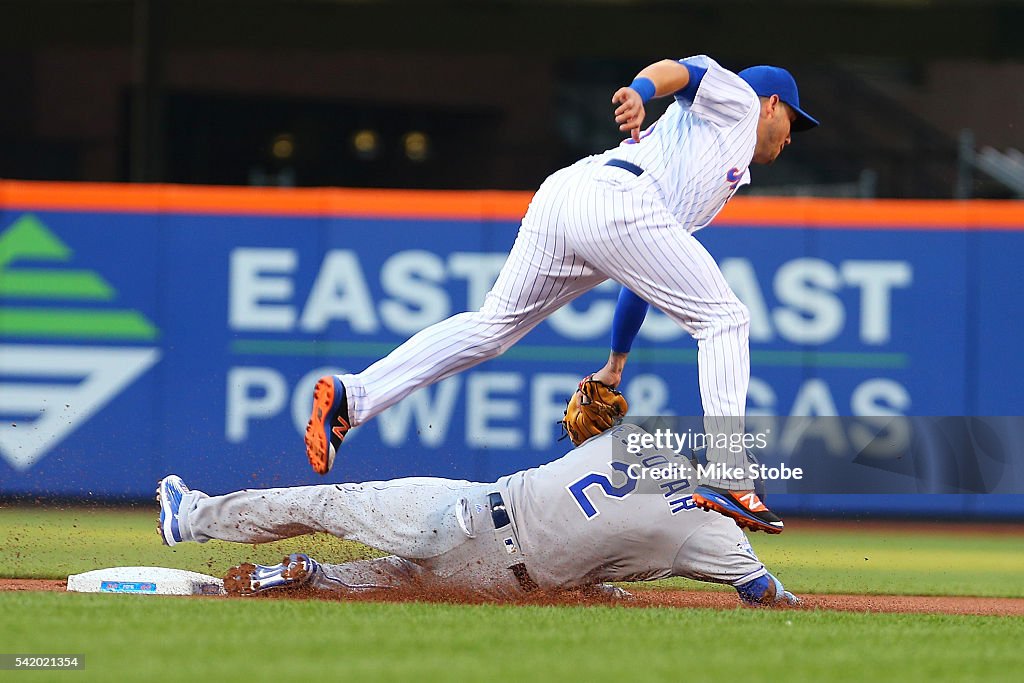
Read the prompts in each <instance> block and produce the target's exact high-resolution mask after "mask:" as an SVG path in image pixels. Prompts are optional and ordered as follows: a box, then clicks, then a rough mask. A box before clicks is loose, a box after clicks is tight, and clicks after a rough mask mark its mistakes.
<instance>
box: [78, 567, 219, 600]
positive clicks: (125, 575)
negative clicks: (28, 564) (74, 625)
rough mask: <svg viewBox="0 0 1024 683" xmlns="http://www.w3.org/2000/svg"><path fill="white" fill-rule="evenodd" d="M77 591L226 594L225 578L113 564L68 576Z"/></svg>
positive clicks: (175, 570)
mask: <svg viewBox="0 0 1024 683" xmlns="http://www.w3.org/2000/svg"><path fill="white" fill-rule="evenodd" d="M68 590H69V591H74V592H76V593H131V594H133V595H224V581H222V580H221V579H218V578H216V577H213V576H207V575H206V574H199V573H197V572H189V571H185V570H184V569H167V568H165V567H111V568H110V569H94V570H93V571H91V572H85V573H84V574H72V575H71V576H69V577H68Z"/></svg>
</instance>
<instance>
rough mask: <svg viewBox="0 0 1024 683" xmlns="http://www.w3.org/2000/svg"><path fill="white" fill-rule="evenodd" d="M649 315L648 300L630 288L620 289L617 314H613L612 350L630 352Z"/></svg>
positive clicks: (616, 308)
mask: <svg viewBox="0 0 1024 683" xmlns="http://www.w3.org/2000/svg"><path fill="white" fill-rule="evenodd" d="M645 317H647V302H646V301H644V300H643V299H641V298H640V297H638V296H637V295H636V294H634V293H633V292H631V291H629V289H627V288H625V287H623V288H622V289H621V290H619V300H618V301H617V302H616V304H615V315H614V316H612V351H614V352H615V353H629V350H630V349H631V348H632V347H633V340H634V339H635V338H636V333H637V332H639V331H640V326H641V325H643V324H644V318H645Z"/></svg>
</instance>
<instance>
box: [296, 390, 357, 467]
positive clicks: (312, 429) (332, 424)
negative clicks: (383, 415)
mask: <svg viewBox="0 0 1024 683" xmlns="http://www.w3.org/2000/svg"><path fill="white" fill-rule="evenodd" d="M351 428H352V426H351V425H350V424H349V421H348V397H347V396H346V395H345V385H344V384H342V383H341V380H340V379H338V377H337V376H335V375H324V376H323V377H321V378H320V379H319V380H317V383H316V388H315V389H313V413H312V414H311V415H310V416H309V422H307V423H306V457H307V458H309V464H310V465H312V467H313V471H314V472H316V473H317V474H327V473H328V472H330V471H331V467H333V466H334V458H335V456H337V455H338V448H339V447H340V446H341V442H342V441H344V440H345V435H346V434H348V430H349V429H351Z"/></svg>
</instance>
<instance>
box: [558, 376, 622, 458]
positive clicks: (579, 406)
mask: <svg viewBox="0 0 1024 683" xmlns="http://www.w3.org/2000/svg"><path fill="white" fill-rule="evenodd" d="M627 410H629V404H628V403H626V397H625V396H623V395H622V393H621V392H620V391H617V390H615V389H613V388H611V387H610V386H608V385H607V384H604V383H603V382H598V381H597V380H596V379H594V377H593V375H588V376H587V377H584V378H583V381H582V382H580V386H579V388H577V389H576V393H574V394H573V395H572V398H570V399H569V404H568V405H567V406H566V407H565V417H564V418H563V419H562V422H561V425H562V429H564V430H565V433H566V435H568V437H569V439H570V440H571V441H572V442H573V443H574V444H575V445H577V446H579V445H580V444H581V443H583V442H584V441H586V440H587V439H589V438H590V437H592V436H597V435H598V434H600V433H601V432H603V431H605V430H606V429H610V428H611V427H612V426H613V425H615V423H616V422H618V421H619V420H621V419H622V418H623V416H625V414H626V411H627ZM563 438H564V437H563Z"/></svg>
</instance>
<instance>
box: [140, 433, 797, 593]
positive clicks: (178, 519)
mask: <svg viewBox="0 0 1024 683" xmlns="http://www.w3.org/2000/svg"><path fill="white" fill-rule="evenodd" d="M645 434H647V432H645V431H644V430H643V429H641V428H640V427H638V426H635V425H631V424H625V425H620V426H618V427H615V428H613V429H611V430H609V431H607V432H605V433H603V434H600V435H598V436H595V437H593V438H591V439H589V440H588V441H586V442H585V443H584V444H583V445H582V446H580V447H578V448H576V449H574V450H573V451H571V452H569V453H568V454H567V455H565V456H564V457H562V458H560V459H558V460H556V461H554V462H552V463H549V464H546V465H542V466H540V467H536V468H533V469H529V470H525V471H522V472H517V473H515V474H512V475H509V476H505V477H502V478H501V479H499V480H498V481H496V482H494V483H490V484H481V483H473V482H468V481H453V480H448V479H436V478H411V479H397V480H394V481H379V482H367V483H361V484H337V485H334V484H328V485H322V486H302V487H295V488H277V489H253V490H245V491H237V492H235V493H229V494H227V495H223V496H208V495H206V494H205V493H202V492H201V491H194V490H190V489H189V488H188V487H187V486H186V485H185V484H184V483H183V482H182V481H181V479H180V478H179V477H177V476H174V475H171V476H168V477H166V478H164V479H163V480H161V482H160V484H159V487H158V489H157V494H158V496H157V497H158V500H159V501H160V525H159V528H158V530H159V532H160V535H161V537H162V539H163V542H164V543H165V544H167V545H175V544H177V543H182V542H187V541H195V542H200V543H204V542H206V541H209V540H212V539H218V540H222V541H231V542H235V543H246V544H249V543H264V542H268V541H276V540H279V539H283V538H290V537H294V536H299V535H302V534H307V533H311V532H322V533H328V534H332V535H334V536H337V537H339V538H343V539H349V540H354V541H359V542H361V543H364V544H366V545H368V546H370V547H373V548H376V549H378V550H381V551H383V552H385V553H388V556H387V557H384V558H380V559H374V560H364V561H357V562H349V563H346V564H340V565H332V564H324V563H321V562H318V561H316V560H313V559H312V558H309V557H308V556H306V555H303V554H296V555H292V556H290V557H288V558H286V559H285V561H284V562H282V564H280V565H278V566H270V567H266V566H259V565H251V564H247V565H241V566H240V567H236V568H234V569H233V570H232V571H231V572H229V574H228V577H227V580H226V587H227V588H228V589H229V590H230V591H232V592H235V593H240V594H252V593H258V592H261V591H263V590H267V589H270V588H276V587H281V586H296V585H308V586H312V587H313V588H317V589H323V590H330V591H342V592H358V591H366V590H385V589H393V588H403V587H410V586H415V587H417V588H420V589H423V588H426V589H431V588H437V589H439V590H458V591H468V592H470V593H476V594H479V595H481V596H485V597H492V598H513V599H514V598H515V597H516V596H523V595H526V594H529V593H532V592H534V591H538V590H541V591H556V590H560V589H577V588H586V587H595V586H597V587H600V586H602V585H603V584H604V582H608V581H646V580H653V579H661V578H665V577H670V576H683V577H687V578H690V579H697V580H700V581H710V582H715V583H724V584H729V585H732V586H734V587H735V588H736V590H737V591H738V592H739V595H740V597H741V598H742V600H743V601H745V602H747V603H750V604H756V605H779V604H795V603H796V602H797V600H796V598H795V597H793V595H792V594H791V593H788V592H787V591H785V590H784V589H783V587H782V584H781V583H780V582H779V580H778V579H776V578H775V577H774V576H772V575H771V574H770V573H769V572H768V570H767V569H766V568H765V566H764V565H763V564H762V563H761V562H760V560H758V559H757V556H756V555H755V554H754V551H753V550H752V549H751V547H750V544H749V543H748V541H747V538H746V536H744V534H743V532H742V531H741V530H740V529H739V528H737V527H736V525H735V524H733V523H732V521H731V520H729V519H727V518H725V517H722V516H720V515H716V514H709V513H707V512H705V511H703V510H700V509H698V508H696V507H695V506H694V504H693V489H694V484H693V480H692V478H691V476H690V473H691V472H692V463H691V462H690V461H689V460H688V459H687V458H686V457H684V456H683V455H680V454H676V453H675V452H673V451H672V450H660V451H659V450H657V449H652V448H649V447H643V446H642V442H641V437H642V436H643V435H645Z"/></svg>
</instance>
